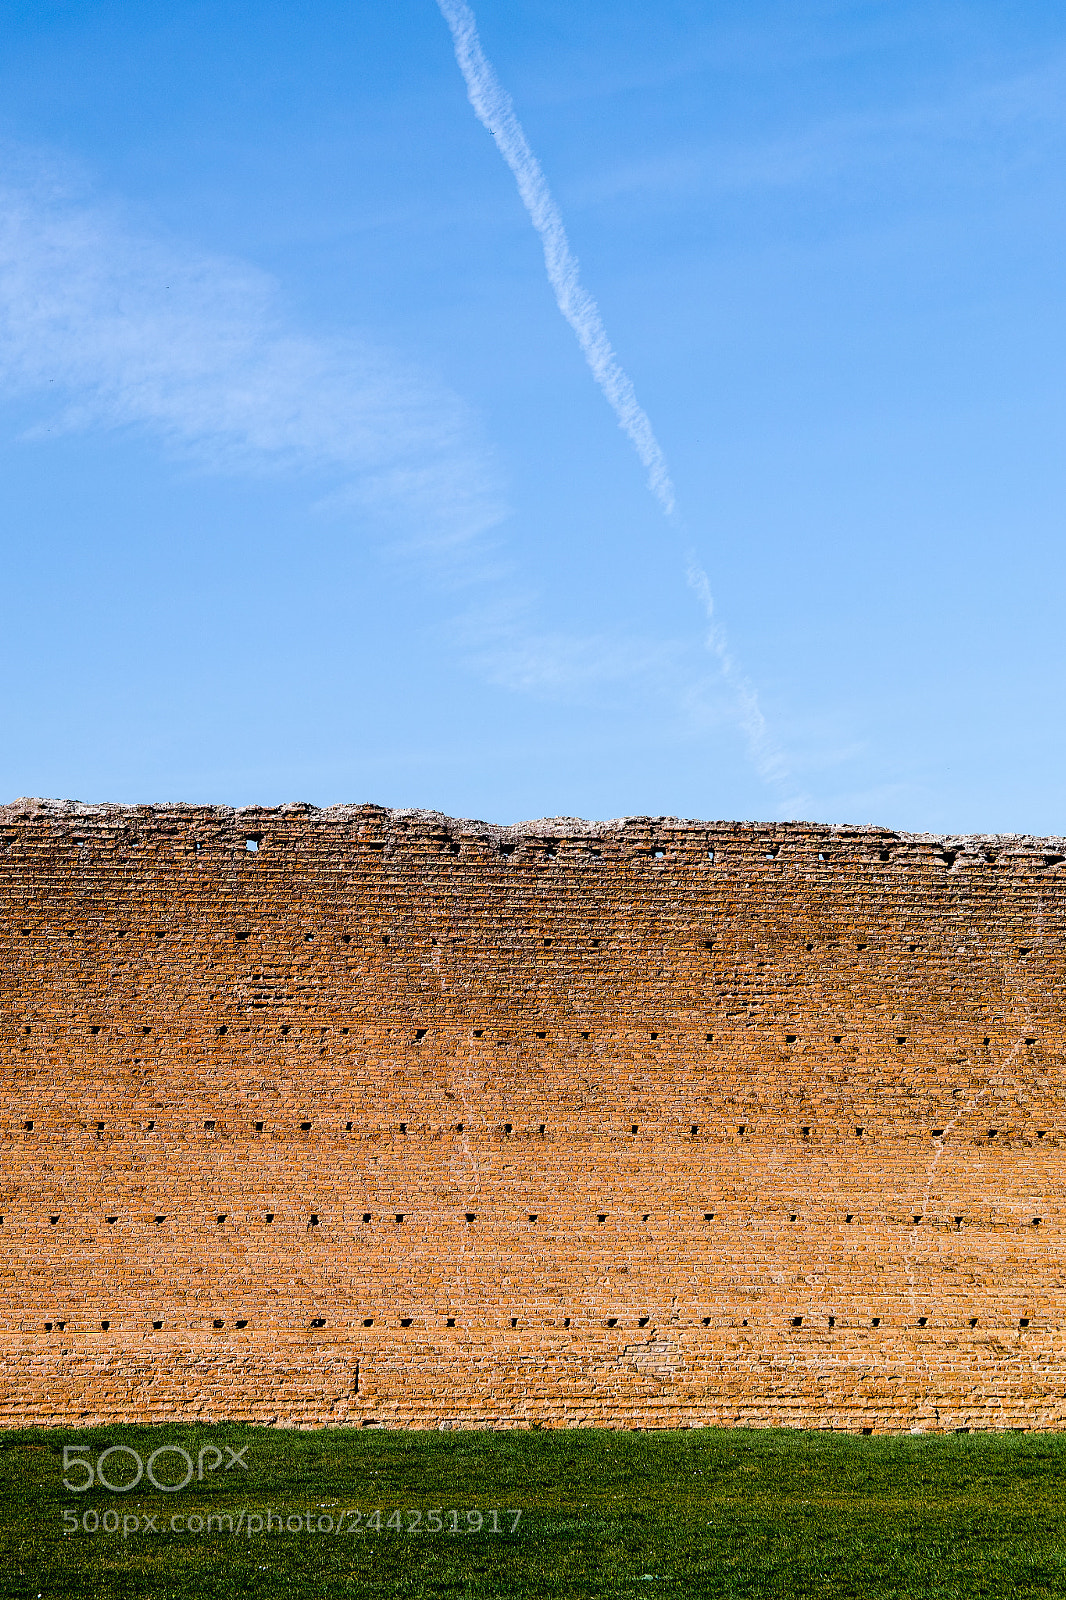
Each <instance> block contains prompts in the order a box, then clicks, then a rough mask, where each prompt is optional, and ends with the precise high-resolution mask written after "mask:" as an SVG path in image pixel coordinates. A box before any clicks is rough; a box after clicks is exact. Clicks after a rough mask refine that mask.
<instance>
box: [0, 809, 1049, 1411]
mask: <svg viewBox="0 0 1066 1600" xmlns="http://www.w3.org/2000/svg"><path fill="white" fill-rule="evenodd" d="M253 846H254V848H252V847H253ZM1064 858H1066V843H1064V842H1063V841H1062V840H1051V841H1049V840H1039V839H1031V838H1019V837H1009V838H956V839H941V838H933V837H925V836H922V837H918V836H914V835H903V834H895V833H891V832H888V831H885V830H881V829H875V828H829V827H817V826H813V825H807V824H776V825H774V824H771V825H756V824H747V823H693V822H678V821H676V820H674V819H649V818H628V819H625V820H623V821H619V822H610V823H584V822H575V821H573V820H572V819H549V820H546V821H542V822H537V823H532V824H525V825H520V826H517V827H514V828H497V827H492V826H489V825H487V824H483V823H470V822H456V821H453V820H450V819H448V818H446V817H443V816H440V815H437V814H435V813H429V812H389V811H385V810H382V809H380V808H378V807H374V806H344V807H335V808H332V809H329V810H315V809H314V808H313V807H310V806H300V805H296V806H286V807H281V808H279V809H276V810H265V809H248V810H244V811H233V810H229V809H226V808H221V807H214V808H211V807H194V806H157V807H147V806H145V807H129V808H126V807H118V806H100V807H88V806H81V805H73V804H67V803H59V802H43V801H19V802H16V803H14V804H13V805H10V806H7V807H4V808H0V878H2V881H3V895H4V917H3V926H2V931H0V973H2V993H0V1049H2V1071H3V1075H4V1086H5V1095H4V1107H3V1116H2V1119H0V1120H2V1128H0V1137H2V1140H3V1168H2V1179H0V1184H2V1188H0V1216H2V1219H3V1220H2V1223H0V1343H2V1348H3V1364H2V1385H0V1421H3V1422H4V1423H7V1424H15V1423H56V1424H58V1423H66V1422H71V1421H75V1420H76V1421H79V1422H87V1421H90V1420H101V1419H125V1418H137V1419H154V1420H162V1419H166V1418H172V1417H219V1418H222V1417H225V1418H248V1419H253V1420H260V1421H276V1422H279V1423H288V1424H301V1425H311V1424H320V1423H347V1424H352V1425H360V1424H362V1425H364V1426H370V1425H378V1426H405V1425H407V1426H410V1425H413V1426H436V1425H440V1426H487V1425H495V1426H509V1425H527V1424H531V1423H541V1424H543V1425H545V1426H563V1425H574V1424H599V1425H607V1426H618V1427H648V1426H680V1425H699V1424H711V1423H723V1424H737V1423H741V1424H760V1425H765V1424H786V1425H790V1426H795V1425H802V1426H806V1427H836V1428H849V1429H855V1430H860V1429H873V1430H875V1431H880V1430H882V1429H908V1428H916V1429H917V1428H920V1429H929V1430H935V1429H951V1428H989V1427H1060V1426H1063V1425H1064V1423H1066V1372H1064V1369H1063V1354H1064V1346H1063V1329H1064V1326H1066V1289H1064V1274H1066V1269H1064V1265H1063V1262H1062V1244H1063V1238H1064V1234H1063V1228H1064V1223H1066V1203H1064V1202H1066V1167H1064V1150H1066V1145H1064V1135H1066V1122H1064V1101H1063V1095H1064V1093H1066V1074H1064V1064H1066V1053H1064V1044H1066V1017H1064V987H1063V985H1064V974H1066V964H1064V955H1063V931H1064V929H1063V905H1064V884H1066V859H1064Z"/></svg>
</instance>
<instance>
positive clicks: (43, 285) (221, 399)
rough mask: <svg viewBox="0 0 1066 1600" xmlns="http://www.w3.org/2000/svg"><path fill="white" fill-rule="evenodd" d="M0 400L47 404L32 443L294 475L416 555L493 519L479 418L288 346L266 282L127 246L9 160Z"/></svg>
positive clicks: (388, 371) (362, 345)
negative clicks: (411, 537)
mask: <svg viewBox="0 0 1066 1600" xmlns="http://www.w3.org/2000/svg"><path fill="white" fill-rule="evenodd" d="M5 167H6V168H7V171H6V172H5V171H4V168H5ZM2 392H6V393H7V394H9V395H19V396H20V397H28V396H36V397H38V399H39V400H42V401H43V402H44V404H43V407H39V408H38V420H37V422H36V423H35V425H34V426H33V427H31V428H29V429H27V430H26V432H25V434H24V437H26V438H34V437H37V438H40V437H44V436H45V435H48V434H56V433H59V432H64V431H67V432H70V431H75V430H77V431H83V430H86V429H120V430H122V429H126V430H134V431H138V432H142V433H145V434H148V435H150V436H151V437H153V438H154V439H156V440H157V441H159V442H161V443H163V444H164V445H165V446H166V447H168V448H169V449H170V450H171V451H173V452H177V453H179V454H181V455H182V456H184V457H186V458H190V459H192V460H193V461H195V462H197V463H199V464H200V465H202V466H205V467H208V468H211V469H214V470H220V471H225V472H243V473H257V474H262V473H271V472H285V473H288V474H293V473H295V474H305V475H308V476H309V477H311V478H313V479H314V480H315V484H316V492H317V491H321V493H322V494H324V495H327V496H332V497H333V499H334V501H335V502H336V501H340V502H344V501H347V502H349V503H351V502H358V503H359V504H360V505H361V506H362V507H363V508H364V509H369V510H371V511H373V512H376V513H379V514H380V515H381V516H382V517H384V518H385V519H386V521H389V520H391V521H393V522H394V523H402V524H403V525H405V526H408V527H409V526H410V525H412V524H414V523H417V524H418V525H419V527H420V528H421V529H422V533H421V535H420V537H421V539H422V541H423V542H429V543H432V542H433V541H437V542H439V543H440V544H442V545H444V546H448V545H450V546H453V547H455V546H461V545H463V544H465V543H468V542H469V541H471V540H476V539H477V538H478V536H480V535H481V534H483V533H484V532H485V531H486V530H487V529H489V528H491V527H492V526H493V525H494V524H496V523H497V522H498V521H499V520H500V519H501V515H502V512H501V508H500V504H499V500H498V496H497V494H496V492H495V488H494V485H493V483H492V474H491V471H490V470H489V467H488V464H487V459H486V452H485V451H484V449H483V448H482V447H481V446H480V445H479V444H478V442H477V439H476V427H475V425H474V422H473V418H472V417H471V415H470V413H469V412H468V410H467V408H466V407H465V406H464V405H463V404H462V402H461V401H460V400H459V399H458V398H457V397H456V396H455V395H453V394H451V393H450V392H449V391H447V390H446V389H445V388H444V387H443V385H441V384H439V383H436V382H434V381H433V380H432V379H431V378H429V377H428V376H427V375H426V374H424V373H422V372H420V371H418V370H416V369H415V368H414V367H413V366H410V365H405V364H404V363H402V362H401V361H399V360H397V359H396V358H395V357H394V356H392V355H391V354H389V353H387V352H384V351H382V350H380V349H378V348H375V347H374V346H372V345H371V344H369V343H367V342H362V341H359V340H357V339H354V338H350V337H345V338H341V339H330V340H329V341H326V340H324V339H320V338H314V337H310V336H308V335H306V334H303V333H301V332H299V331H298V330H294V329H293V328H292V327H291V326H290V325H289V324H288V322H287V321H286V318H285V315H284V311H283V307H282V304H281V297H280V294H279V291H278V288H277V285H276V284H275V282H274V280H273V279H272V278H270V277H269V276H268V275H267V274H266V273H264V272H261V271H259V270H258V269H256V268H255V267H252V266H249V265H247V264H245V263H243V262H240V261H234V260H230V259H226V258H224V257H220V256H215V255H209V254H206V253H204V252H200V251H196V250H193V249H191V248H188V247H186V246H183V245H181V244H176V243H171V242H164V241H161V240H159V239H153V238H151V237H149V236H147V235H145V234H144V233H138V232H137V231H135V230H134V229H132V228H130V227H129V226H128V225H127V223H126V221H125V219H124V218H123V216H122V214H121V212H120V210H119V209H118V208H117V207H114V206H110V207H109V206H104V205H100V204H94V203H91V202H88V201H86V200H84V199H83V198H80V197H78V196H77V195H75V194H73V193H72V192H71V188H70V186H69V185H67V184H64V183H63V182H62V180H61V179H59V178H57V177H56V176H55V174H54V173H52V172H50V171H48V170H46V169H45V168H44V166H43V165H42V164H41V163H34V162H33V161H32V160H31V159H29V158H26V157H25V156H19V155H17V154H16V155H14V156H12V155H11V154H10V153H8V155H7V159H6V160H5V159H4V158H3V153H0V393H2Z"/></svg>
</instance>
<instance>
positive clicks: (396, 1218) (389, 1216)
mask: <svg viewBox="0 0 1066 1600" xmlns="http://www.w3.org/2000/svg"><path fill="white" fill-rule="evenodd" d="M46 1215H47V1217H48V1223H49V1226H50V1227H53V1228H54V1227H56V1226H58V1224H59V1222H60V1221H61V1219H62V1217H63V1213H62V1212H54V1213H53V1212H49V1213H46ZM169 1215H170V1214H169V1213H168V1212H161V1213H158V1214H155V1213H153V1214H152V1221H153V1222H154V1223H156V1224H159V1223H162V1222H166V1221H167V1219H168V1216H169ZM277 1215H278V1213H277V1212H276V1211H265V1212H263V1221H264V1223H265V1224H267V1225H268V1226H269V1225H270V1224H271V1223H273V1222H274V1220H275V1219H276V1217H277ZM457 1215H458V1214H457ZM461 1215H462V1217H463V1221H464V1222H468V1223H473V1222H477V1221H478V1220H479V1216H480V1217H481V1220H484V1217H483V1214H479V1213H478V1212H476V1211H465V1212H462V1213H461ZM591 1215H595V1218H596V1221H597V1223H599V1224H602V1223H605V1222H607V1220H608V1218H610V1217H612V1216H617V1215H618V1214H617V1213H612V1212H609V1211H597V1212H595V1213H591V1214H590V1217H589V1218H588V1219H586V1220H591ZM634 1215H635V1213H634ZM694 1215H695V1216H697V1217H698V1216H699V1213H698V1212H696V1213H694ZM702 1215H703V1221H704V1222H715V1221H725V1220H726V1218H727V1216H728V1215H729V1213H727V1212H724V1211H704V1212H703V1213H702ZM763 1215H764V1216H765V1213H763ZM782 1215H783V1216H784V1215H787V1216H788V1220H789V1222H804V1223H807V1222H815V1225H819V1224H822V1225H824V1223H825V1221H826V1219H825V1218H824V1217H823V1218H819V1219H815V1218H812V1217H809V1216H803V1215H801V1213H799V1212H797V1211H790V1212H788V1213H784V1212H783V1213H782ZM857 1215H858V1213H857V1212H852V1211H848V1212H845V1213H844V1222H845V1225H850V1226H853V1227H854V1226H860V1227H861V1226H862V1224H861V1223H859V1224H856V1222H855V1218H856V1216H857ZM9 1216H10V1213H9ZM416 1216H417V1217H418V1220H419V1222H421V1223H425V1222H427V1221H431V1222H435V1223H441V1222H443V1221H445V1220H446V1218H445V1216H444V1215H443V1214H442V1213H440V1212H434V1213H432V1214H431V1215H429V1216H427V1214H426V1213H424V1212H417V1213H416V1212H412V1211H393V1212H379V1213H377V1215H376V1216H375V1215H374V1214H373V1213H372V1212H370V1211H364V1212H363V1213H362V1220H363V1222H364V1223H368V1222H374V1221H378V1222H388V1221H391V1222H393V1223H404V1222H410V1221H411V1220H412V1219H413V1218H414V1217H416ZM651 1217H652V1213H651V1212H650V1211H644V1212H641V1214H640V1220H641V1221H642V1222H649V1221H650V1220H651ZM72 1220H73V1221H74V1223H75V1225H76V1226H84V1225H86V1223H87V1221H88V1219H87V1218H86V1217H85V1215H84V1213H77V1214H76V1215H75V1216H74V1218H73V1219H72ZM103 1220H104V1222H105V1223H107V1224H108V1225H111V1226H114V1225H117V1224H118V1223H119V1221H122V1222H131V1221H136V1220H138V1219H135V1218H128V1217H123V1218H120V1217H119V1216H118V1214H117V1213H116V1214H115V1215H113V1216H107V1215H105V1216H104V1219H103ZM140 1220H141V1221H143V1220H145V1219H144V1218H141V1219H140ZM229 1220H230V1214H229V1212H228V1211H220V1212H216V1213H215V1226H216V1227H223V1226H224V1225H225V1224H226V1223H227V1222H228V1221H229ZM508 1220H511V1221H513V1220H514V1219H513V1218H512V1219H507V1218H501V1217H500V1216H499V1214H498V1213H493V1216H492V1221H494V1222H502V1223H504V1224H506V1223H507V1221H508ZM525 1220H526V1221H527V1222H541V1223H545V1224H548V1225H556V1222H555V1219H553V1218H551V1216H550V1215H549V1214H548V1213H547V1212H543V1211H529V1212H527V1213H526V1215H525ZM632 1220H633V1216H631V1215H624V1216H622V1217H621V1221H622V1224H623V1226H625V1225H626V1224H627V1223H629V1222H631V1221H632ZM668 1220H670V1221H671V1222H672V1223H675V1224H676V1223H677V1222H678V1221H679V1220H681V1219H680V1217H679V1214H678V1213H677V1212H676V1211H673V1212H670V1214H669V1219H668ZM747 1220H749V1221H750V1216H749V1217H748V1218H747ZM868 1220H869V1222H870V1224H871V1226H875V1227H877V1228H884V1227H886V1226H893V1225H894V1226H897V1227H906V1226H907V1224H906V1223H903V1222H901V1221H899V1219H897V1220H896V1222H895V1223H894V1224H893V1223H891V1222H890V1221H888V1220H886V1219H885V1218H883V1217H881V1218H870V1219H868ZM971 1220H972V1219H971ZM3 1221H4V1218H3V1217H0V1224H3ZM966 1221H967V1218H966V1216H965V1215H961V1216H953V1217H952V1218H951V1219H950V1222H951V1224H953V1225H954V1226H955V1227H956V1228H961V1227H962V1226H963V1224H964V1223H965V1222H966ZM1043 1221H1044V1219H1043V1217H1033V1219H1032V1221H1031V1222H1030V1223H1029V1224H1028V1226H1029V1227H1032V1228H1039V1227H1041V1226H1042V1225H1043ZM559 1222H560V1223H561V1225H562V1226H563V1227H571V1226H574V1225H579V1224H578V1219H577V1218H576V1217H574V1216H573V1215H569V1216H567V1217H565V1218H562V1219H559ZM923 1222H926V1223H932V1224H934V1225H936V1226H940V1225H941V1223H943V1225H945V1226H947V1225H948V1219H946V1218H943V1219H940V1221H939V1222H938V1220H937V1218H935V1217H933V1216H930V1215H929V1214H928V1213H926V1212H915V1213H914V1214H913V1219H912V1224H911V1225H912V1226H916V1225H920V1224H921V1223H923ZM305 1226H306V1227H308V1228H317V1227H319V1226H320V1213H319V1212H317V1211H312V1212H311V1213H310V1214H309V1215H308V1216H307V1218H306V1220H305ZM978 1226H979V1227H981V1226H988V1224H982V1223H978Z"/></svg>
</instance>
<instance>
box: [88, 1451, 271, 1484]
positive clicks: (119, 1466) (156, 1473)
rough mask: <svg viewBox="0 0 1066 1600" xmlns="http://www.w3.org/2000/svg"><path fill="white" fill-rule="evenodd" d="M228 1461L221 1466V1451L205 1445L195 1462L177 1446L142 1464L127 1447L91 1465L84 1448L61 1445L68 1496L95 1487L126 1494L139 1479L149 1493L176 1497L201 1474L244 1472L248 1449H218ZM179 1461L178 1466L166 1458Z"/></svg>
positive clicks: (102, 1454) (105, 1454)
mask: <svg viewBox="0 0 1066 1600" xmlns="http://www.w3.org/2000/svg"><path fill="white" fill-rule="evenodd" d="M222 1448H223V1449H224V1450H225V1452H226V1456H227V1457H228V1459H227V1460H226V1461H225V1462H223V1459H222V1450H220V1449H219V1448H218V1446H217V1445H213V1444H205V1445H204V1446H203V1448H202V1450H200V1452H199V1453H198V1455H197V1457H196V1461H195V1462H194V1461H193V1458H192V1456H191V1455H190V1454H189V1452H188V1451H187V1450H183V1449H182V1448H181V1446H180V1445H179V1444H161V1445H160V1446H159V1449H158V1450H153V1451H152V1454H151V1455H150V1456H149V1457H148V1459H147V1461H145V1459H144V1457H143V1456H142V1455H141V1454H140V1453H139V1452H138V1451H137V1450H134V1449H132V1448H131V1446H130V1445H128V1444H113V1445H109V1446H108V1448H107V1449H106V1450H101V1451H100V1454H99V1455H98V1456H97V1457H96V1460H95V1462H93V1461H87V1460H86V1459H85V1457H86V1456H88V1455H89V1454H90V1449H89V1446H88V1445H87V1444H65V1445H64V1446H63V1487H64V1489H68V1490H69V1491H70V1493H71V1494H84V1493H85V1491H86V1490H87V1489H91V1488H92V1487H93V1486H94V1485H95V1484H98V1485H99V1486H100V1488H101V1489H110V1490H111V1493H112V1494H129V1492H130V1490H131V1489H136V1487H137V1485H138V1484H139V1483H140V1482H141V1480H142V1478H147V1479H148V1482H149V1483H150V1484H151V1485H152V1487H153V1489H162V1491H163V1493H164V1494H176V1493H177V1491H178V1490H179V1489H184V1488H186V1487H187V1485H188V1484H190V1483H191V1482H192V1480H193V1478H194V1477H195V1478H196V1479H197V1480H198V1481H202V1479H203V1476H204V1472H205V1470H206V1471H207V1472H217V1471H218V1469H219V1468H220V1467H221V1468H222V1469H223V1471H224V1472H233V1471H234V1469H235V1468H238V1467H239V1468H240V1470H241V1471H242V1472H247V1471H248V1463H247V1462H246V1461H245V1459H244V1457H245V1455H246V1453H247V1452H248V1450H249V1449H250V1448H251V1447H250V1446H249V1445H245V1446H244V1449H243V1450H231V1449H230V1447H229V1445H223V1447H222ZM168 1456H169V1457H171V1458H173V1457H175V1456H177V1457H179V1458H180V1464H179V1463H178V1462H175V1461H174V1460H173V1459H171V1460H170V1461H167V1460H166V1458H167V1457H168ZM68 1473H75V1474H76V1475H77V1476H76V1478H75V1481H74V1482H73V1483H72V1482H71V1480H70V1478H69V1477H68V1476H67V1474H68ZM175 1473H177V1474H179V1476H178V1478H177V1481H176V1482H171V1481H170V1480H171V1479H173V1478H174V1476H175Z"/></svg>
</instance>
